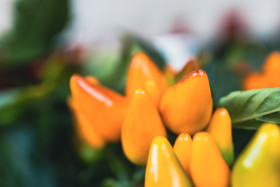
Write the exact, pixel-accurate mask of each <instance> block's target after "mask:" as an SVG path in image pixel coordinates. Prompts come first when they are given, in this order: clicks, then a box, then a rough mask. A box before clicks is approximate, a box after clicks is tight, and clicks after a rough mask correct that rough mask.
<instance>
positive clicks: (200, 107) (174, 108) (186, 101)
mask: <svg viewBox="0 0 280 187" xmlns="http://www.w3.org/2000/svg"><path fill="white" fill-rule="evenodd" d="M212 107H213V101H212V96H211V91H210V85H209V81H208V77H207V74H206V73H205V72H204V71H203V70H196V71H193V72H192V73H191V74H189V75H188V76H186V77H184V78H183V79H182V80H180V81H179V82H177V83H176V84H174V85H173V86H171V87H169V88H168V89H167V90H166V92H165V94H164V95H163V97H162V100H161V103H160V112H161V116H162V118H163V121H164V122H165V124H166V126H167V127H168V128H169V129H170V130H171V131H173V132H175V133H177V134H180V133H183V132H184V133H189V134H194V133H195V132H197V131H199V130H202V129H204V128H205V127H206V126H207V124H208V122H209V120H210V118H211V114H212Z"/></svg>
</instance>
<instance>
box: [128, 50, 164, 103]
mask: <svg viewBox="0 0 280 187" xmlns="http://www.w3.org/2000/svg"><path fill="white" fill-rule="evenodd" d="M147 81H150V82H153V83H154V85H155V87H154V89H151V90H150V89H147V88H146V84H147V83H146V82H147ZM167 87H168V84H167V81H166V80H165V78H164V76H163V74H162V73H161V72H160V70H159V69H158V68H157V66H156V65H155V64H154V62H153V61H152V60H151V59H150V58H149V57H148V56H147V55H146V54H144V53H141V52H140V53H137V54H135V55H134V56H133V58H132V60H131V62H130V66H129V69H128V75H127V81H126V88H125V93H126V96H128V98H130V99H131V98H132V96H133V95H134V92H135V91H136V90H137V89H138V88H146V89H147V90H149V95H150V97H151V98H152V100H153V101H157V102H159V100H160V99H161V97H162V94H163V93H164V91H165V90H166V89H167ZM155 105H156V106H158V105H159V103H155Z"/></svg>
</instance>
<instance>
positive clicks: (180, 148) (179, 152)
mask: <svg viewBox="0 0 280 187" xmlns="http://www.w3.org/2000/svg"><path fill="white" fill-rule="evenodd" d="M191 148H192V139H191V136H190V135H189V134H187V133H181V134H180V135H179V136H178V137H177V139H176V141H175V143H174V146H173V149H174V152H175V154H176V156H177V158H178V159H179V161H180V163H181V164H182V166H183V168H184V170H185V171H186V172H187V174H190V159H191Z"/></svg>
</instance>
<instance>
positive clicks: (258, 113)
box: [219, 87, 280, 128]
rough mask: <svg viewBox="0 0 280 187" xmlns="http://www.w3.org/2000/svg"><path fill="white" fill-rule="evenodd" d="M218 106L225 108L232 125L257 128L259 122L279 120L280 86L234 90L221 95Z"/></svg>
mask: <svg viewBox="0 0 280 187" xmlns="http://www.w3.org/2000/svg"><path fill="white" fill-rule="evenodd" d="M219 106H221V107H225V108H227V110H228V111H229V113H230V116H231V120H232V123H233V126H235V124H237V127H240V126H242V127H243V128H258V127H259V125H260V123H263V122H272V123H277V124H279V122H280V116H279V112H280V87H276V88H265V89H256V90H249V91H235V92H232V93H230V94H229V95H227V96H225V97H222V98H221V99H220V101H219Z"/></svg>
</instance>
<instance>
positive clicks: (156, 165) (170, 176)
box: [145, 136, 192, 187]
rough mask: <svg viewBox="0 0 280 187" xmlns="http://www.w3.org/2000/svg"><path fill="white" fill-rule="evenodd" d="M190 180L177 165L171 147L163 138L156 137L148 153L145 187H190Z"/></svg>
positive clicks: (177, 162) (178, 164) (179, 165)
mask: <svg viewBox="0 0 280 187" xmlns="http://www.w3.org/2000/svg"><path fill="white" fill-rule="evenodd" d="M190 186H192V183H191V180H190V179H189V177H188V176H187V174H186V173H185V171H184V169H183V167H182V166H181V164H180V163H179V161H178V159H177V157H176V155H175V153H174V151H173V149H172V146H171V145H170V143H169V142H168V140H167V139H166V138H164V137H160V136H158V137H156V138H155V139H154V140H153V142H152V144H151V148H150V151H149V158H148V162H147V167H146V173H145V187H190Z"/></svg>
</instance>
